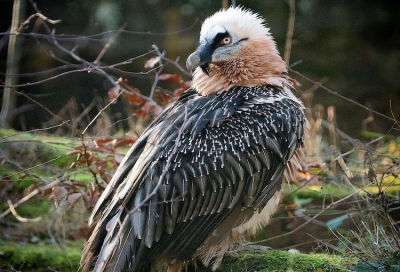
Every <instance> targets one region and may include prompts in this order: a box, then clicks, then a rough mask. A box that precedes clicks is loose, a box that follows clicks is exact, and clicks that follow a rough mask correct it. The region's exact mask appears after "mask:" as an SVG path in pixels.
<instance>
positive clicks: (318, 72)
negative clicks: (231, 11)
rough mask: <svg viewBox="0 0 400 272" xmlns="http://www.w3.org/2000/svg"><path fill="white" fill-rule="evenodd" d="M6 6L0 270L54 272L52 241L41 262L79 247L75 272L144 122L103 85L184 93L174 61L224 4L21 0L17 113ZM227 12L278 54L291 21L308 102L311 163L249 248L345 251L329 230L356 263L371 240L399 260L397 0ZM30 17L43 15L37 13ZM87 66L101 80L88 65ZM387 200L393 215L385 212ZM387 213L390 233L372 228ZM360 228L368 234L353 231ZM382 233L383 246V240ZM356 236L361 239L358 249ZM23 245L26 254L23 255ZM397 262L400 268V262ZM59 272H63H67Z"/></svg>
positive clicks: (269, 4) (257, 2) (279, 3)
mask: <svg viewBox="0 0 400 272" xmlns="http://www.w3.org/2000/svg"><path fill="white" fill-rule="evenodd" d="M15 2H17V1H12V0H0V104H1V106H2V112H4V111H3V110H4V105H6V106H11V113H12V115H13V117H14V118H12V119H9V121H7V122H5V123H4V124H3V119H2V118H1V116H0V199H1V201H0V212H1V213H0V228H1V229H0V263H2V261H3V262H6V263H7V262H9V266H7V268H10V267H14V266H15V265H16V264H20V263H23V264H25V263H30V262H29V261H27V260H26V259H21V258H20V255H24V256H31V259H32V263H35V265H39V266H40V267H53V268H54V267H55V264H54V263H51V264H50V263H44V262H43V261H42V259H40V258H38V257H37V256H38V255H37V254H39V253H40V252H39V248H38V247H37V246H36V245H37V244H38V243H40V244H41V245H42V246H43V244H45V243H47V244H50V245H51V247H49V249H48V250H49V251H48V252H46V253H43V254H42V253H40V254H42V255H43V256H44V255H46V256H48V258H47V259H48V260H50V259H54V260H56V258H55V257H54V258H53V257H52V255H49V254H50V253H51V252H53V251H54V248H55V247H56V246H57V247H58V244H63V242H66V241H68V242H75V241H77V243H75V244H73V245H71V250H73V256H69V255H68V256H69V257H68V258H69V260H71V261H70V262H71V264H73V265H68V267H69V268H71V267H72V270H71V271H76V268H77V264H78V262H79V258H80V254H81V250H82V247H83V244H84V241H83V240H84V239H83V238H87V237H88V234H89V232H90V230H89V227H88V225H87V222H86V221H87V217H88V215H89V213H90V210H91V209H92V208H93V205H94V203H96V201H97V199H98V197H99V196H100V194H101V192H102V191H103V189H104V188H105V186H106V185H107V183H108V182H109V181H110V179H111V177H112V175H113V173H114V171H115V170H116V167H117V166H118V163H119V162H120V161H121V159H122V157H123V154H125V153H126V152H127V149H128V148H129V146H130V145H131V144H132V143H133V142H134V141H135V140H136V139H137V135H138V134H140V131H141V130H142V129H143V128H144V127H145V126H146V122H147V123H148V122H149V121H150V119H151V118H152V117H153V116H147V113H148V112H149V111H145V110H142V111H141V110H140V107H142V105H143V103H142V102H143V101H141V103H142V104H140V103H139V104H140V105H139V116H138V114H137V113H138V106H137V105H136V107H133V106H132V105H131V104H129V102H135V101H132V100H133V99H122V97H121V98H120V99H118V103H115V104H112V105H111V106H109V107H108V106H106V105H107V104H108V103H109V102H110V97H111V98H113V97H115V95H116V94H115V92H114V91H113V89H111V88H112V87H114V81H116V80H117V79H119V78H120V77H123V78H125V79H126V80H127V81H126V82H127V84H128V85H130V86H132V87H134V88H137V89H136V90H140V92H141V94H143V95H145V96H149V95H150V92H151V90H152V89H154V85H155V84H154V82H155V79H156V78H157V76H159V75H160V73H161V72H162V73H166V74H169V76H167V77H169V80H159V81H156V82H157V86H158V87H157V88H158V89H159V90H163V91H165V92H164V93H165V94H171V93H172V92H173V91H174V90H177V89H179V88H181V87H182V85H185V84H186V83H185V82H186V81H190V79H191V78H190V75H189V74H188V73H187V72H186V71H185V70H183V69H182V68H179V67H177V65H176V64H179V65H180V66H182V67H185V62H186V58H187V56H188V55H189V54H190V53H192V52H193V51H194V50H195V48H196V45H197V39H198V36H199V31H200V27H201V23H202V21H204V19H205V18H207V17H208V16H210V15H212V14H213V13H215V12H216V11H217V10H219V9H221V6H222V3H221V2H222V1H215V0H180V1H172V0H140V1H139V0H131V1H125V0H97V1H94V0H52V1H49V0H47V1H44V0H37V1H34V2H33V1H27V0H19V2H20V3H21V7H20V8H19V11H20V20H19V23H17V26H21V22H25V23H24V24H23V25H22V27H20V30H19V35H18V36H17V37H16V42H17V44H16V45H15V46H12V49H13V54H12V55H13V56H14V57H15V60H16V62H15V63H16V65H15V67H14V68H15V70H14V71H13V72H11V74H12V76H11V77H9V78H8V80H11V82H12V83H11V85H13V86H14V87H13V90H16V91H19V92H22V93H24V94H25V95H26V96H24V95H16V94H15V106H12V105H10V103H9V101H10V100H9V99H8V98H6V96H4V94H5V93H7V88H5V85H6V84H5V81H6V67H7V59H10V57H11V54H9V53H8V52H9V44H10V41H11V44H12V37H15V36H12V35H9V33H10V30H11V25H12V17H13V16H12V15H13V4H14V3H15ZM291 3H292V4H293V3H294V6H292V8H291ZM236 4H237V5H241V6H243V7H246V8H249V9H252V10H253V11H255V12H257V13H259V14H260V15H261V16H262V17H264V18H265V19H266V22H267V25H268V27H270V31H271V33H272V35H273V37H274V38H275V40H276V42H277V45H278V49H279V52H280V53H281V55H282V56H283V55H285V42H286V37H287V33H288V29H290V28H289V27H288V25H289V22H290V21H291V20H293V19H294V27H293V37H292V39H291V50H290V53H291V54H290V61H289V64H290V67H291V69H293V71H291V72H290V75H291V76H292V77H293V78H295V79H296V80H297V81H298V84H297V85H298V86H296V91H294V93H295V95H297V96H299V97H301V98H302V99H303V101H304V102H305V105H306V107H307V109H306V114H307V117H308V119H309V120H310V125H311V126H310V128H311V129H310V135H311V136H310V137H308V138H307V139H306V140H305V146H306V152H307V154H306V155H307V162H308V163H309V164H308V165H306V166H305V168H306V169H305V171H299V173H297V174H299V177H298V178H297V183H296V181H293V184H288V185H285V186H284V188H283V191H284V195H285V198H284V199H283V201H282V204H281V205H280V209H279V211H278V212H277V213H276V215H275V217H274V218H273V219H272V222H271V226H270V227H269V228H266V229H265V230H263V231H261V232H260V233H259V234H257V237H256V239H257V240H261V242H263V243H265V244H266V245H269V246H272V247H273V248H275V249H288V248H297V249H299V250H300V251H302V252H310V251H312V250H314V251H316V252H328V251H329V252H330V251H333V252H341V253H347V252H349V250H348V249H347V248H344V246H343V245H346V247H347V244H348V241H347V238H346V239H342V243H340V242H339V241H338V240H341V239H340V238H338V237H337V236H336V238H333V234H332V230H338V229H339V228H341V231H342V230H344V232H343V233H345V234H344V235H345V237H353V238H354V236H355V234H354V233H353V232H351V233H350V231H352V230H354V229H356V228H357V230H358V232H357V233H359V234H357V236H356V237H355V238H356V239H355V240H358V241H356V242H355V245H356V248H359V249H361V251H362V252H361V253H360V254H361V255H362V256H364V255H363V254H365V252H364V249H365V248H367V247H368V246H370V245H373V247H371V248H372V250H371V251H370V253H371V256H372V258H379V259H382V258H384V257H385V256H387V254H389V255H390V256H391V254H392V252H394V251H396V252H398V245H399V244H400V242H399V241H398V237H400V234H399V231H398V229H399V226H400V224H399V222H398V221H397V222H396V224H395V223H393V222H392V218H393V220H398V218H400V209H399V208H398V207H400V204H399V203H400V201H399V198H400V195H399V191H400V167H399V166H400V163H399V161H400V159H399V158H400V144H399V143H400V137H399V122H398V121H396V120H400V107H399V105H400V20H399V19H398V17H399V14H400V1H398V0H384V1H383V0H353V1H348V0H336V1H318V0H268V1H266V0H251V1H250V0H248V1H244V0H237V1H236ZM293 8H294V9H293ZM291 10H292V11H293V10H294V13H291ZM37 12H40V13H41V18H39V17H38V16H35V15H34V14H35V13H37ZM32 15H34V16H32ZM28 18H29V20H27V19H28ZM46 18H47V19H49V20H47V19H46ZM43 19H45V20H47V23H44V21H43ZM50 20H54V21H50ZM47 27H48V28H47ZM51 33H53V34H51ZM153 45H156V46H157V47H158V48H159V51H160V52H161V53H164V54H165V57H166V58H168V59H169V60H170V61H169V62H168V61H165V60H164V64H165V65H164V66H162V67H158V61H155V63H153V64H152V65H149V64H151V61H150V62H149V60H151V59H152V60H154V57H156V56H158V54H157V52H155V51H154V47H153ZM108 46H109V47H108ZM104 48H106V50H104ZM103 53H104V54H103ZM161 53H160V54H161ZM74 54H75V55H74ZM73 55H74V56H75V57H74V56H73ZM77 56H79V57H80V58H82V60H83V61H78V60H77V58H78V57H77ZM286 57H287V55H286ZM94 62H95V63H96V65H98V66H99V67H101V68H102V69H103V71H105V72H107V75H106V76H105V75H99V74H98V73H97V72H98V71H96V70H95V69H93V68H92V69H88V68H89V66H90V65H93V63H94ZM146 64H147V66H152V67H154V68H155V69H153V68H151V67H145V66H146ZM160 69H161V70H162V71H161V70H160ZM184 69H185V68H184ZM171 75H172V76H171ZM177 75H179V76H181V77H182V81H181V80H180V77H179V76H177ZM305 77H307V78H309V79H311V80H308V79H307V78H305ZM165 78H166V77H165V76H164V79H165ZM159 79H160V78H159ZM313 81H314V82H313ZM182 82H183V83H182ZM315 82H319V83H321V84H322V85H323V86H325V87H326V88H328V89H329V90H331V92H330V91H327V90H326V89H323V88H319V87H318V84H316V83H315ZM186 86H187V84H186ZM110 89H111V91H110ZM332 92H336V93H337V94H339V95H341V96H342V97H339V96H338V95H335V94H333V93H332ZM159 93H160V92H159ZM161 93H163V92H161ZM158 95H159V94H158ZM135 97H136V96H135ZM124 98H126V97H124ZM136 98H137V97H136ZM345 98H346V99H347V100H346V99H345ZM164 102H165V101H164ZM355 103H358V104H359V105H356V104H355ZM134 104H135V103H134ZM165 104H166V103H165ZM165 104H164V105H162V106H165ZM362 106H364V107H368V108H370V109H372V110H374V111H376V112H379V113H381V114H383V115H384V116H386V117H383V116H380V115H379V114H372V113H371V112H370V111H368V110H367V109H365V108H363V107H362ZM143 107H144V106H143ZM143 107H142V108H143ZM50 112H52V113H54V115H53V114H51V113H50ZM99 113H101V115H100V117H99V118H95V116H96V115H97V114H99ZM133 113H135V114H136V116H134V115H133ZM64 121H68V124H71V125H70V126H68V124H66V123H63V122H64ZM92 121H93V124H92V123H91V122H92ZM396 122H397V124H396ZM88 124H91V125H90V126H88ZM87 126H88V128H89V129H88V131H86V133H82V131H83V130H84V129H85V128H86V127H87ZM3 128H13V129H15V130H18V132H15V131H9V130H3ZM75 128H77V129H79V130H80V132H79V131H77V130H76V129H75ZM41 129H43V130H41ZM32 130H33V131H32ZM20 131H29V133H23V132H20ZM42 132H44V133H42ZM46 133H47V134H46ZM49 134H50V135H49ZM55 136H59V137H55ZM386 194H387V196H385V195H386ZM353 195H354V198H353V197H352V198H349V197H350V196H353ZM386 197H387V198H386ZM332 203H334V205H333V204H332ZM388 203H389V204H388ZM391 204H393V206H395V209H394V210H391V209H389V208H390V205H391ZM327 205H328V206H327ZM13 207H14V208H17V209H16V211H12V208H13ZM382 210H383V211H382ZM365 213H366V214H367V215H365ZM18 214H19V216H18ZM382 214H383V215H384V216H383V217H384V218H385V219H387V220H389V222H390V224H381V222H382V221H381V216H382ZM367 217H368V218H367ZM365 218H367V219H365ZM360 220H364V221H363V222H368V224H369V225H368V224H367V225H368V226H373V227H370V228H365V229H363V227H359V226H358V225H359V222H360ZM378 221H379V222H378ZM304 222H311V223H310V224H308V225H307V223H306V224H305V223H304ZM388 225H389V226H392V227H393V228H392V229H391V230H392V231H388V228H387V226H388ZM303 226H305V227H304V228H301V227H303ZM355 226H356V227H355ZM357 226H358V227H357ZM381 226H382V227H381ZM297 229H301V231H298V232H296V230H297ZM377 230H379V231H377ZM393 230H394V231H393ZM371 233H374V234H376V237H374V236H373V235H370V234H371ZM393 233H394V234H393ZM282 234H283V235H282ZM382 235H386V236H385V237H386V238H388V239H387V240H382V239H381V237H382ZM271 237H272V238H271ZM393 237H395V239H393ZM364 238H366V239H365V241H366V242H365V241H361V242H360V240H362V239H364ZM375 238H376V239H375ZM378 238H379V239H378ZM265 239H266V240H265ZM272 239H273V240H272ZM332 239H334V240H332ZM368 239H370V240H368ZM343 240H344V242H343ZM353 240H354V239H352V241H353ZM378 240H379V242H380V243H382V241H384V242H385V241H389V240H390V241H395V243H393V242H388V243H387V245H385V244H384V245H382V246H381V245H379V246H381V248H382V252H383V253H382V255H379V254H377V253H376V250H375V249H376V247H375V246H376V241H378ZM14 242H18V243H20V246H15V244H14ZM325 242H326V244H325ZM8 243H11V245H10V246H9V248H8V249H5V247H4V246H3V245H4V244H8ZM28 245H31V246H32V247H31V248H29V247H28ZM1 246H3V247H1ZM41 248H43V247H41ZM328 248H329V249H328ZM387 248H389V249H387ZM24 250H26V252H27V253H26V254H21V252H25V251H24ZM62 250H64V248H63V249H62ZM365 251H368V250H365ZM5 252H11V253H10V254H9V255H7V254H6V253H5ZM33 252H34V253H35V254H36V255H35V254H34V253H33ZM49 252H50V253H49ZM69 252H72V251H67V253H68V254H69ZM353 253H354V250H353ZM58 254H59V255H62V254H64V251H63V252H59V253H58ZM71 254H72V253H71ZM385 254H386V255H385ZM11 256H14V257H13V258H14V259H13V258H11ZM49 256H50V257H49ZM382 256H383V257H382ZM393 256H394V255H393ZM396 256H398V255H396ZM1 258H3V259H1ZM396 258H397V257H396ZM10 260H13V261H10ZM21 260H22V261H21ZM397 261H398V263H399V264H400V258H399V259H398V260H397ZM37 263H39V264H37ZM33 267H34V266H33ZM2 268H3V267H0V269H2ZM34 268H35V267H34ZM36 268H37V267H36ZM63 268H64V269H61V270H60V271H69V270H65V266H64V267H63ZM12 271H14V268H13V270H12ZM32 271H48V270H37V269H36V270H32ZM53 271H55V270H53ZM363 271H364V270H363ZM396 271H397V270H396Z"/></svg>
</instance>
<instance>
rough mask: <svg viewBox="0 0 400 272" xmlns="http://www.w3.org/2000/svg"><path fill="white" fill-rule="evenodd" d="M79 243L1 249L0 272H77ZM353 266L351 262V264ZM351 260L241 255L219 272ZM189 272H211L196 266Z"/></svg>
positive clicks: (338, 265) (334, 265)
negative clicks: (13, 271)
mask: <svg viewBox="0 0 400 272" xmlns="http://www.w3.org/2000/svg"><path fill="white" fill-rule="evenodd" d="M81 250H82V243H78V244H77V243H74V244H70V245H66V246H55V245H49V244H16V243H13V244H7V245H0V264H1V265H0V270H1V269H5V270H14V269H15V270H17V271H65V272H70V271H71V272H72V271H77V269H78V267H79V265H78V263H79V259H80V256H81ZM353 263H354V262H353ZM350 266H351V260H348V259H345V258H343V257H340V256H335V255H326V254H301V253H291V252H288V251H279V250H267V251H242V252H238V253H237V254H235V255H233V256H226V257H225V258H224V261H223V263H222V265H221V267H220V268H219V269H218V270H217V271H219V272H228V271H229V272H241V271H243V272H252V271H253V272H255V271H258V272H270V271H285V272H286V271H316V272H322V271H334V272H345V271H351V270H350V269H349V267H350ZM189 271H190V272H192V271H196V272H211V270H210V269H209V268H205V267H202V266H201V265H199V267H198V268H197V269H189Z"/></svg>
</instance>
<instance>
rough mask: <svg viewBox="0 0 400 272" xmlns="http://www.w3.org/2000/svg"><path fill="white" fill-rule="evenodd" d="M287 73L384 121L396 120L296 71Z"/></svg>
mask: <svg viewBox="0 0 400 272" xmlns="http://www.w3.org/2000/svg"><path fill="white" fill-rule="evenodd" d="M289 71H291V72H293V73H295V74H296V75H299V76H301V77H302V78H304V79H306V80H307V81H309V82H311V83H313V84H315V85H317V86H319V87H320V88H322V89H324V90H325V91H327V92H328V93H330V94H333V95H335V96H337V97H340V98H342V99H344V100H346V101H348V102H350V103H352V104H354V105H357V106H359V107H361V108H363V109H365V110H367V111H370V112H373V113H375V114H376V115H379V116H381V117H383V118H385V119H388V120H390V121H393V122H397V121H396V119H394V118H391V117H389V116H387V115H384V114H383V113H380V112H378V111H375V110H373V109H370V108H368V107H367V106H364V105H362V104H360V103H358V102H356V101H354V100H352V99H350V98H347V97H345V96H343V95H341V94H339V93H338V92H335V91H332V90H331V89H329V88H327V87H325V86H324V85H322V84H321V83H318V82H315V81H314V80H312V79H310V78H308V77H306V76H305V75H303V74H302V73H300V72H297V71H295V70H293V69H291V68H289Z"/></svg>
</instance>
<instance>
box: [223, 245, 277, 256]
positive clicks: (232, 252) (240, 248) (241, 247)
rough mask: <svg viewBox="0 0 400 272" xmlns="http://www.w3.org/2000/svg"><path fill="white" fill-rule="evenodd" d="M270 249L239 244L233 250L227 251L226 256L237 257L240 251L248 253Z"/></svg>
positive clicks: (268, 248) (269, 248)
mask: <svg viewBox="0 0 400 272" xmlns="http://www.w3.org/2000/svg"><path fill="white" fill-rule="evenodd" d="M271 249H272V247H269V246H263V245H255V244H241V245H239V246H238V247H236V248H235V249H233V250H230V251H227V252H226V253H225V255H226V256H237V255H238V252H240V251H250V250H271Z"/></svg>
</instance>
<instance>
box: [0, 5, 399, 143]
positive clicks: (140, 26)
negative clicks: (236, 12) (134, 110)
mask: <svg viewBox="0 0 400 272" xmlns="http://www.w3.org/2000/svg"><path fill="white" fill-rule="evenodd" d="M22 2H24V5H23V6H24V7H23V8H22V9H21V14H22V15H21V21H24V20H25V19H26V18H28V17H29V16H30V15H32V14H34V13H35V12H36V11H35V9H34V8H33V5H32V2H30V1H22ZM34 3H35V5H36V7H37V9H38V10H39V11H40V12H41V13H42V14H43V15H44V16H46V17H47V18H49V19H52V20H61V22H59V23H57V24H54V25H51V24H50V27H51V28H53V29H54V31H55V35H56V37H57V40H58V42H59V43H60V44H61V45H62V46H64V47H65V48H67V49H69V50H72V49H73V48H74V52H75V53H76V54H78V55H79V56H80V57H82V58H83V59H85V60H87V61H90V62H93V61H94V60H95V59H96V57H97V56H98V55H99V53H100V51H101V50H102V49H103V47H104V46H105V45H106V44H107V42H108V41H109V39H110V38H111V37H113V36H116V33H117V32H118V30H119V29H120V30H121V29H122V31H120V32H119V34H118V35H117V36H116V39H115V41H114V42H113V43H112V44H111V46H110V48H109V49H108V50H107V51H106V53H105V55H104V56H103V58H102V59H101V62H100V64H101V65H112V64H115V63H119V62H122V61H125V60H128V59H130V58H133V57H138V56H140V55H142V54H145V53H148V52H149V51H151V50H152V45H153V44H154V45H157V46H158V47H159V49H160V51H165V52H166V53H165V56H166V57H168V58H169V59H171V60H176V59H177V58H178V57H179V58H180V59H179V64H181V65H182V66H183V67H184V64H185V61H186V58H187V56H188V55H189V54H190V53H191V52H193V51H194V50H195V47H196V43H197V38H198V35H199V30H200V26H201V22H202V21H203V20H204V19H205V18H206V17H207V16H209V15H211V14H213V13H214V12H215V11H217V10H219V9H220V8H221V1H213V0H180V1H171V0H140V1H137V0H132V1H124V0H113V1H111V0H109V1H107V0H102V1H100V0H99V1H94V0H68V1H67V0H53V1H42V0H38V1H35V2H34ZM295 3H296V6H295V25H294V34H293V41H292V48H291V57H290V64H295V65H294V66H293V67H292V68H293V69H294V70H296V71H299V72H300V73H302V74H304V75H306V76H307V77H309V78H311V79H313V80H315V81H321V83H323V85H324V86H326V87H328V88H330V89H331V90H334V91H336V92H338V93H339V94H341V95H343V96H346V97H348V98H350V99H352V100H355V101H356V102H358V103H360V104H362V105H365V106H367V107H370V108H371V109H373V110H376V111H378V112H381V113H383V114H385V115H388V116H392V117H397V118H399V116H400V107H399V106H398V105H399V103H400V65H399V64H400V63H399V62H400V21H399V20H398V15H399V14H400V2H399V1H397V0H385V1H381V0H353V1H346V0H337V1H318V0H298V1H296V2H295ZM236 4H237V5H242V6H244V7H246V8H250V9H252V10H254V11H256V12H258V13H259V14H260V15H261V16H262V17H264V18H265V19H266V22H267V24H268V26H269V27H270V28H271V32H272V34H273V36H274V38H275V40H276V42H277V44H278V48H279V51H280V52H281V54H282V55H283V52H284V48H285V39H286V33H287V29H288V19H289V4H288V1H284V0H268V1H265V0H251V1H244V0H242V1H240V0H238V1H237V2H236ZM12 8H13V1H10V0H1V1H0V18H1V19H0V33H1V36H0V79H1V81H2V82H4V80H5V72H6V59H7V48H8V46H7V45H8V40H9V35H7V31H10V26H11V20H12ZM30 33H31V34H32V33H37V34H43V35H34V36H32V35H31V34H30ZM18 39H19V42H20V44H21V50H20V53H19V54H18V57H19V73H20V74H21V76H19V77H17V82H16V83H18V84H26V83H29V82H36V81H40V80H45V79H47V78H51V77H54V76H56V75H57V74H61V73H62V72H66V71H69V70H73V68H74V67H71V65H72V64H77V61H76V60H74V59H72V58H71V57H70V56H69V55H68V54H66V53H64V52H61V51H60V50H59V49H58V48H56V47H55V46H54V44H53V41H52V40H51V38H50V37H49V36H48V32H47V30H46V29H45V27H44V26H43V24H40V23H39V21H36V19H32V20H31V22H30V23H29V24H27V26H26V27H25V28H24V29H23V30H22V31H21V35H20V36H18ZM153 56H154V54H153V55H152V54H149V55H146V56H144V57H139V58H137V59H134V60H132V61H131V62H130V63H129V64H126V65H123V66H120V67H119V69H120V70H112V71H108V72H109V73H110V74H111V75H113V76H114V77H115V78H119V77H120V76H123V77H124V78H126V79H127V80H128V83H129V85H131V86H134V87H137V88H139V89H140V90H141V92H142V93H143V94H148V93H149V91H150V89H151V87H152V84H153V80H154V73H151V72H150V73H143V72H146V71H148V69H145V68H144V63H145V61H146V60H147V59H149V58H151V57H153ZM61 59H62V60H64V61H65V62H68V63H69V66H70V67H69V68H65V69H61V68H59V69H54V68H55V67H60V66H62V65H65V63H63V62H62V61H61ZM78 64H79V65H81V64H80V63H78ZM79 67H82V66H79ZM51 69H52V70H51ZM75 69H76V67H75ZM174 69H175V68H174V67H173V65H170V66H168V67H166V72H170V73H175V72H176V69H175V70H174ZM291 75H292V76H293V77H294V78H295V79H296V80H298V81H299V83H301V85H302V86H301V87H298V89H299V92H298V93H297V95H299V93H300V92H302V91H307V90H308V89H309V88H310V87H312V86H313V84H312V83H310V82H307V81H305V80H304V79H303V78H302V77H299V76H298V75H296V74H293V73H292V74H291ZM183 77H184V80H190V77H188V76H183ZM2 86H3V87H0V94H1V93H2V91H3V88H4V84H3V83H2ZM111 87H112V84H111V83H110V82H109V81H108V80H107V79H106V78H104V77H102V76H100V75H96V74H94V73H87V72H75V73H70V74H67V75H63V76H60V77H58V78H55V79H52V80H49V81H45V82H43V83H41V84H37V85H34V86H30V85H29V84H28V85H25V86H22V87H19V88H17V89H18V90H19V91H23V92H24V93H26V94H29V95H30V96H31V97H32V98H34V99H35V100H36V101H38V102H39V103H41V104H43V105H45V106H46V107H47V108H48V109H50V110H51V111H53V112H54V113H56V114H58V115H59V116H60V117H63V118H66V119H71V116H69V114H70V115H71V113H68V112H71V111H76V114H78V115H79V113H81V112H82V111H84V110H85V109H87V107H88V106H89V105H90V104H91V103H92V101H93V99H94V98H96V99H97V100H96V101H97V104H98V106H96V107H92V109H91V110H89V112H88V115H87V116H86V118H87V119H88V120H89V119H90V118H92V117H93V116H94V115H95V114H96V113H97V112H98V111H99V109H100V108H102V107H103V106H104V105H106V104H107V103H108V96H107V91H108V90H109V88H111ZM71 101H73V103H72V102H71ZM16 103H17V104H16V109H15V118H14V119H13V121H12V122H10V123H9V124H8V125H9V126H10V127H12V128H14V129H17V130H28V129H34V128H41V127H46V126H49V125H50V123H49V120H50V119H51V118H52V117H51V116H50V115H49V114H48V113H47V112H46V111H45V110H44V109H43V108H41V107H39V106H38V105H36V104H34V103H32V102H31V101H29V100H27V99H26V98H24V97H22V96H18V97H17V102H16ZM66 105H68V107H69V108H65V107H66ZM310 105H311V106H315V105H323V106H324V110H323V112H324V114H326V108H327V107H329V106H334V107H335V109H336V117H337V123H338V124H339V125H338V126H339V128H340V129H342V130H344V131H345V132H346V133H347V134H349V135H351V136H353V137H360V136H361V131H363V130H364V131H365V130H369V131H375V132H379V133H383V134H385V133H390V129H391V126H392V125H393V122H392V121H390V120H387V119H385V118H381V117H379V116H374V118H373V120H372V121H369V122H363V120H365V119H366V118H368V117H370V115H369V114H368V112H367V111H366V110H365V109H362V108H360V107H357V106H355V105H354V104H352V103H349V102H348V101H345V100H343V99H341V98H339V97H337V96H334V95H332V94H329V93H328V92H326V91H325V90H322V89H319V90H316V91H315V92H314V93H313V96H312V101H311V102H310ZM124 108H126V105H125V106H124V105H121V103H118V104H116V105H113V106H112V108H111V113H110V116H111V118H114V119H118V118H119V119H122V118H126V117H127V115H129V114H128V112H129V109H128V110H127V111H125V110H123V109H124ZM369 120H371V119H369ZM125 126H126V124H125ZM125 129H127V128H126V127H125Z"/></svg>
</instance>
